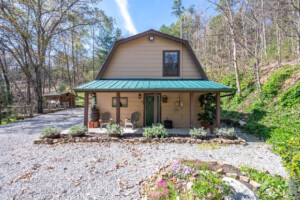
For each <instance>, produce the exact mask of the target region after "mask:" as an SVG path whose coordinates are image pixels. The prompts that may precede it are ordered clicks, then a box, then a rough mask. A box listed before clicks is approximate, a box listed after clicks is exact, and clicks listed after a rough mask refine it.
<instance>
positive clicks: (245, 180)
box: [239, 176, 250, 183]
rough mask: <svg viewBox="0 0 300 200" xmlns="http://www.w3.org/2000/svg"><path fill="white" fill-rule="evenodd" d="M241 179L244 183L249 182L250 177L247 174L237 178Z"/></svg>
mask: <svg viewBox="0 0 300 200" xmlns="http://www.w3.org/2000/svg"><path fill="white" fill-rule="evenodd" d="M239 179H240V180H241V181H244V182H245V183H249V181H250V179H249V178H248V177H247V176H240V178H239Z"/></svg>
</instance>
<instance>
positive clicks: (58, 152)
mask: <svg viewBox="0 0 300 200" xmlns="http://www.w3.org/2000/svg"><path fill="white" fill-rule="evenodd" d="M78 123H83V109H72V110H66V111H60V112H57V113H52V114H47V115H42V116H38V117H35V118H33V119H29V120H25V121H22V122H16V123H11V124H7V125H1V126H0V199H80V200H81V199H105V200H109V199H114V200H116V199H138V193H137V190H138V187H139V186H138V182H139V181H140V180H142V179H143V178H145V177H147V176H150V175H152V174H153V173H154V172H155V171H156V170H157V169H158V168H159V167H160V166H162V165H164V164H165V163H167V162H169V161H172V160H173V159H175V158H183V157H186V158H197V159H202V160H206V161H208V160H222V161H226V162H228V163H231V164H233V165H244V164H247V165H250V166H253V167H256V168H259V169H265V170H268V171H269V172H270V173H272V174H280V175H282V176H287V173H286V172H285V170H284V168H283V167H282V165H281V163H280V162H281V159H280V157H279V156H277V155H275V154H273V153H272V152H271V151H269V150H268V145H266V144H264V143H261V142H259V141H257V140H255V139H254V138H253V137H250V136H246V135H244V137H246V138H247V140H248V142H249V145H247V146H241V145H231V146H222V147H220V148H219V149H216V150H205V149H199V148H197V145H191V144H159V145H157V144H152V145H149V144H141V145H125V144H122V143H110V144H108V143H107V144H97V143H75V144H74V143H73V144H61V145H57V146H48V145H33V140H34V139H36V138H38V137H39V136H40V135H39V134H40V131H41V130H42V129H43V128H44V127H45V126H47V125H58V126H61V127H63V128H68V127H69V126H71V125H74V124H78Z"/></svg>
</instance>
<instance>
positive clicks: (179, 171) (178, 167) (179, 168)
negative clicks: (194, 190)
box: [170, 160, 194, 178]
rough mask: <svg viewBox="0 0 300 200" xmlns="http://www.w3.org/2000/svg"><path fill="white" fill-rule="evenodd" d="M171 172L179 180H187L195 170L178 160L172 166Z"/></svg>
mask: <svg viewBox="0 0 300 200" xmlns="http://www.w3.org/2000/svg"><path fill="white" fill-rule="evenodd" d="M170 171H171V172H172V173H173V174H174V175H176V176H178V177H179V178H186V177H188V176H190V175H191V174H192V173H193V172H194V168H193V167H190V166H186V165H185V164H183V163H182V162H180V161H179V160H177V161H175V162H174V163H173V164H172V165H171V167H170Z"/></svg>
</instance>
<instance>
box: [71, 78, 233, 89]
mask: <svg viewBox="0 0 300 200" xmlns="http://www.w3.org/2000/svg"><path fill="white" fill-rule="evenodd" d="M74 91H76V92H88V91H90V92H97V91H108V92H109V91H139V92H141V91H195V92H196V91H209V92H213V91H219V92H232V91H234V89H233V88H231V87H228V86H225V85H221V84H219V83H216V82H213V81H208V80H194V79H102V80H94V81H91V82H89V83H86V84H83V85H80V86H78V87H76V88H74Z"/></svg>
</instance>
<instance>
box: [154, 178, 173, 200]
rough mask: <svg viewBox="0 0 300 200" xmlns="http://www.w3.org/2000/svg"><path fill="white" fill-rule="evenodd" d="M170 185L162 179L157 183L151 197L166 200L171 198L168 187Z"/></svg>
mask: <svg viewBox="0 0 300 200" xmlns="http://www.w3.org/2000/svg"><path fill="white" fill-rule="evenodd" d="M167 187H168V185H167V183H166V181H164V180H160V181H158V182H157V183H156V185H155V189H154V191H153V192H152V193H150V195H149V199H155V200H165V199H170V197H169V192H170V190H169V189H167Z"/></svg>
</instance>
